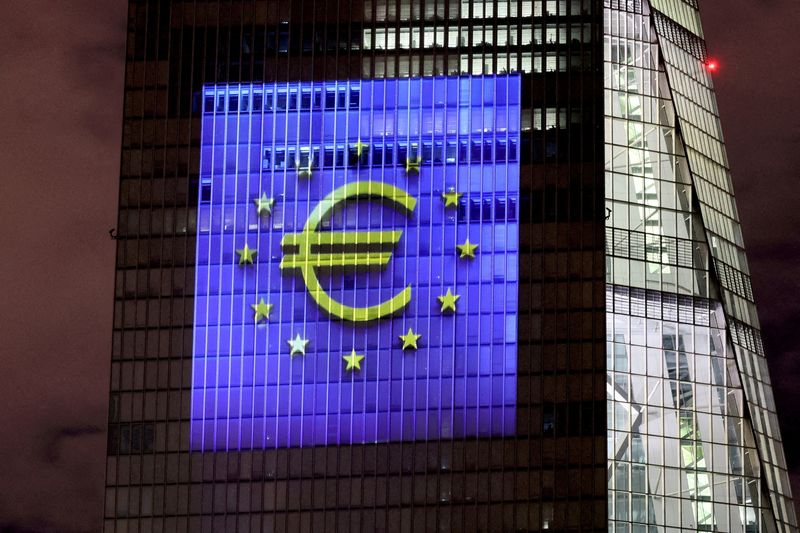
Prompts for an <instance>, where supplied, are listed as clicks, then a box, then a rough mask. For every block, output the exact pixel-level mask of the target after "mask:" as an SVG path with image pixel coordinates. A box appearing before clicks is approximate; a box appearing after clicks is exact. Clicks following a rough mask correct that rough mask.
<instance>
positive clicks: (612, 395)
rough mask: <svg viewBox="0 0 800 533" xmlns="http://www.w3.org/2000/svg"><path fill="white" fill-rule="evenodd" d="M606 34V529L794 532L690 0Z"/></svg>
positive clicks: (616, 11) (637, 5) (611, 25)
mask: <svg viewBox="0 0 800 533" xmlns="http://www.w3.org/2000/svg"><path fill="white" fill-rule="evenodd" d="M604 39H605V45H604V54H605V58H604V71H605V83H604V87H605V88H604V98H605V112H606V119H605V140H606V158H605V159H606V161H605V170H606V188H605V191H606V206H607V212H608V214H609V215H608V218H607V223H606V254H607V257H606V280H607V283H608V286H607V289H606V297H607V301H606V308H607V315H606V324H607V330H606V331H607V341H608V348H607V357H608V359H607V365H608V399H609V403H608V424H609V433H608V449H607V451H608V458H609V478H608V479H609V491H610V495H609V501H608V506H609V507H608V508H609V520H610V525H609V528H610V529H613V530H615V531H631V530H633V531H636V530H641V531H644V530H645V529H646V528H647V529H648V530H652V529H653V528H654V527H655V528H656V530H662V528H664V529H674V530H677V529H682V530H692V531H696V530H701V531H794V530H796V527H797V524H796V518H795V516H794V510H793V507H792V505H791V502H790V500H788V499H787V495H788V491H789V483H788V477H787V474H786V464H785V460H784V458H783V454H782V447H781V445H780V435H779V429H778V424H777V418H776V417H775V413H774V410H775V406H774V401H773V400H772V396H771V391H770V386H769V374H768V372H767V369H766V362H765V360H764V357H763V348H762V347H761V342H760V337H759V335H758V331H757V329H756V328H757V327H758V319H757V316H756V312H755V306H754V304H753V294H752V290H751V288H750V282H749V277H748V275H747V263H746V259H745V256H744V249H743V243H742V239H741V231H740V228H739V224H738V220H737V214H736V208H735V204H734V201H733V196H732V188H731V184H730V175H729V172H728V169H727V160H726V157H725V150H724V146H723V144H722V141H721V139H722V135H721V132H720V128H719V119H718V116H717V111H716V104H715V100H714V94H713V89H712V85H711V79H710V76H709V74H708V73H707V72H706V69H705V59H706V55H705V44H704V43H703V41H702V30H701V28H700V22H699V16H698V13H697V4H696V3H693V2H691V1H685V0H653V1H652V5H651V4H648V2H647V1H646V0H642V1H635V2H627V3H625V4H624V5H623V3H620V2H616V1H613V0H612V1H608V0H607V1H606V3H605V13H604Z"/></svg>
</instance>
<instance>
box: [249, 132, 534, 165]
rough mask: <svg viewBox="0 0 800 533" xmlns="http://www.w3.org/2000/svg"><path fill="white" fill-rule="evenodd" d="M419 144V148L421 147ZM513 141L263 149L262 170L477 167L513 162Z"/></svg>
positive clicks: (442, 141)
mask: <svg viewBox="0 0 800 533" xmlns="http://www.w3.org/2000/svg"><path fill="white" fill-rule="evenodd" d="M420 144H421V147H420ZM518 153H519V150H518V147H517V140H516V139H485V140H483V141H481V140H480V139H474V140H472V141H468V140H466V139H465V140H461V141H455V140H452V141H450V140H448V141H445V140H435V141H428V142H422V143H415V142H412V143H407V142H402V141H401V142H397V143H392V142H384V143H375V144H371V145H369V147H368V148H367V149H364V150H362V153H361V155H360V156H359V154H358V149H357V147H356V145H349V146H348V145H344V144H340V145H336V146H310V147H301V148H299V149H298V148H295V147H293V146H290V147H288V148H283V147H276V148H274V149H273V148H272V147H267V148H264V158H263V160H262V168H263V170H286V169H288V168H299V169H304V168H305V169H308V168H311V169H314V168H344V167H356V166H360V165H364V166H368V165H371V166H392V165H399V166H404V165H405V164H406V163H407V162H408V161H416V160H417V159H419V160H420V162H421V163H422V164H423V165H424V164H430V163H433V164H435V165H444V164H457V163H462V164H478V163H492V162H494V163H504V162H507V161H516V160H517V157H518Z"/></svg>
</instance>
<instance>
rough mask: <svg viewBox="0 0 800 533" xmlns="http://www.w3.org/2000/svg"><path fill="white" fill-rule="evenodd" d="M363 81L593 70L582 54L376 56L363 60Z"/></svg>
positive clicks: (590, 60)
mask: <svg viewBox="0 0 800 533" xmlns="http://www.w3.org/2000/svg"><path fill="white" fill-rule="evenodd" d="M362 61H363V75H364V77H374V78H394V77H400V78H406V77H409V76H418V75H423V76H440V75H442V74H446V73H449V74H451V75H459V74H460V75H469V74H472V75H482V74H508V73H513V72H523V73H526V74H530V73H534V74H542V73H545V72H548V73H549V72H567V71H570V72H588V71H590V70H591V69H592V68H593V66H594V65H593V62H592V54H591V52H589V51H584V52H572V53H567V52H555V51H552V52H547V53H542V52H535V53H532V52H523V53H518V52H509V53H506V52H499V53H494V52H486V53H473V54H461V55H460V56H450V57H445V56H442V55H439V56H430V55H429V56H424V57H422V58H419V57H416V56H411V57H408V56H400V57H394V56H391V55H388V56H376V57H364V58H363V60H362Z"/></svg>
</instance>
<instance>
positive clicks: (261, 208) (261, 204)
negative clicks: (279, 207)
mask: <svg viewBox="0 0 800 533" xmlns="http://www.w3.org/2000/svg"><path fill="white" fill-rule="evenodd" d="M253 203H255V204H256V213H257V214H258V215H261V214H262V213H266V214H268V215H271V214H272V206H273V204H274V203H275V199H274V198H267V193H263V194H262V195H261V198H254V199H253Z"/></svg>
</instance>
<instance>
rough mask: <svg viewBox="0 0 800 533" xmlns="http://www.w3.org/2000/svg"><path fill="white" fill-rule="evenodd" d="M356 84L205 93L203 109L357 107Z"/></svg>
mask: <svg viewBox="0 0 800 533" xmlns="http://www.w3.org/2000/svg"><path fill="white" fill-rule="evenodd" d="M360 101H361V88H360V87H350V90H349V91H348V90H347V87H345V86H342V87H325V88H324V89H323V88H322V87H316V88H313V89H312V88H311V87H307V88H302V89H299V90H298V89H297V88H294V89H288V88H283V89H282V88H276V89H272V88H260V87H259V88H255V87H254V88H252V89H245V88H242V89H236V88H231V89H229V90H228V91H227V92H226V91H222V90H220V91H217V90H209V91H206V92H205V98H204V104H203V110H204V111H205V112H206V113H214V112H216V113H225V112H228V113H235V112H238V111H241V112H247V111H260V110H264V111H295V110H297V111H310V110H312V109H316V110H323V109H325V110H328V111H332V110H340V111H341V110H343V109H358V106H359V103H360Z"/></svg>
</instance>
